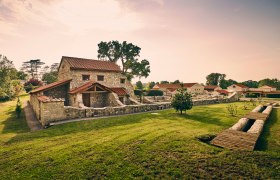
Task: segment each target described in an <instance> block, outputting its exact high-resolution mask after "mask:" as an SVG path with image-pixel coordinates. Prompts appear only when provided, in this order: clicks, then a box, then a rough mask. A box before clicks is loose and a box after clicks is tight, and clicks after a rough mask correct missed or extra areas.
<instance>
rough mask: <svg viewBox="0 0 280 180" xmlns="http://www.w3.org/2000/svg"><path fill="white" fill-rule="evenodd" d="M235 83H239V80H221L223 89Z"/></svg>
mask: <svg viewBox="0 0 280 180" xmlns="http://www.w3.org/2000/svg"><path fill="white" fill-rule="evenodd" d="M233 84H237V81H235V80H232V79H229V80H225V79H223V80H221V82H220V87H221V88H222V89H226V88H227V87H228V86H231V85H233Z"/></svg>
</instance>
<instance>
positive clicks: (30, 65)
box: [21, 59, 45, 79]
mask: <svg viewBox="0 0 280 180" xmlns="http://www.w3.org/2000/svg"><path fill="white" fill-rule="evenodd" d="M43 64H45V63H44V62H42V61H41V60H40V59H34V60H29V61H26V62H24V63H23V64H22V67H21V70H22V71H24V72H26V73H28V74H30V75H31V77H32V79H38V75H39V74H38V72H39V69H40V68H41V67H42V65H43Z"/></svg>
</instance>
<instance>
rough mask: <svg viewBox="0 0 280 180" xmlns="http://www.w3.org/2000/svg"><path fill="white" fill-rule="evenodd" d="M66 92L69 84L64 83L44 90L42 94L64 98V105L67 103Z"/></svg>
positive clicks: (67, 96)
mask: <svg viewBox="0 0 280 180" xmlns="http://www.w3.org/2000/svg"><path fill="white" fill-rule="evenodd" d="M68 92H69V84H65V85H63V86H59V87H55V88H52V89H50V90H47V91H44V92H43V94H44V95H45V96H48V97H51V98H64V99H65V105H69V95H68Z"/></svg>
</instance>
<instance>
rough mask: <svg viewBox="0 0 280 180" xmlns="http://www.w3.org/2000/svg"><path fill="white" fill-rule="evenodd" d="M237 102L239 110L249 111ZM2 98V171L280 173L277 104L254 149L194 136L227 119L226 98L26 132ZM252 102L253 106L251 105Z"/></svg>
mask: <svg viewBox="0 0 280 180" xmlns="http://www.w3.org/2000/svg"><path fill="white" fill-rule="evenodd" d="M236 104H237V105H238V107H239V113H238V116H242V115H244V114H246V113H247V111H244V110H242V108H241V106H242V103H236ZM14 105H15V102H8V103H2V104H0V106H1V109H0V113H1V116H0V123H1V124H0V139H1V140H0V157H1V158H0V174H1V176H0V179H2V178H3V179H92V178H93V179H94V178H110V179H111V178H115V179H122V177H126V178H141V179H142V178H148V179H149V178H191V177H192V178H242V177H247V178H251V179H260V178H261V179H267V178H272V179H277V178H280V109H278V110H273V114H272V116H271V118H270V120H269V122H268V123H267V124H266V128H265V131H264V134H263V136H262V137H261V139H260V142H259V146H258V149H259V151H254V152H246V151H229V150H225V149H221V148H218V147H214V146H211V145H208V144H205V143H202V142H200V141H198V140H197V137H198V136H201V135H205V134H215V133H218V132H220V131H222V130H223V129H226V128H228V127H230V126H232V125H233V124H234V123H235V122H236V121H237V120H238V119H239V117H230V116H229V115H228V113H227V111H226V106H227V105H226V104H219V105H209V106H198V107H193V109H192V110H190V111H188V112H187V114H184V115H182V116H180V115H178V114H176V113H174V111H173V110H165V111H160V112H158V113H159V114H151V113H146V114H137V115H129V116H122V117H112V118H106V119H98V120H93V121H82V122H73V123H68V124H63V125H58V126H53V127H50V128H48V129H45V130H42V131H37V132H32V133H31V132H29V131H28V127H27V125H26V123H25V122H24V121H23V119H15V116H14V115H13V114H12V110H13V109H14ZM250 108H251V109H253V107H250Z"/></svg>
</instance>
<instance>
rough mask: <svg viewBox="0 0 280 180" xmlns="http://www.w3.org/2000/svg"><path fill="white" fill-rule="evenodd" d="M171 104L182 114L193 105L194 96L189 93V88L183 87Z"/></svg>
mask: <svg viewBox="0 0 280 180" xmlns="http://www.w3.org/2000/svg"><path fill="white" fill-rule="evenodd" d="M171 106H172V107H173V108H174V109H175V110H176V111H177V112H180V114H182V112H183V111H186V110H189V109H191V108H192V106H193V102H192V97H191V95H190V94H188V92H187V89H185V88H183V87H181V88H180V89H178V90H177V93H176V94H175V96H174V97H173V99H172V102H171Z"/></svg>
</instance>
